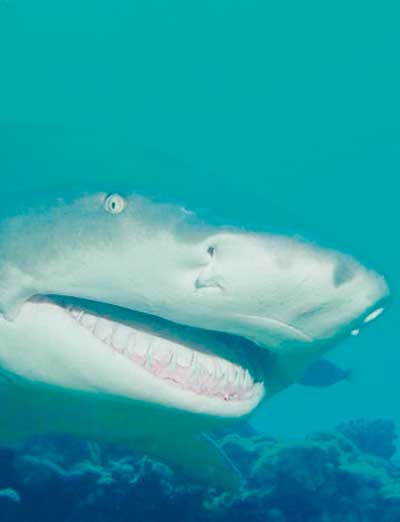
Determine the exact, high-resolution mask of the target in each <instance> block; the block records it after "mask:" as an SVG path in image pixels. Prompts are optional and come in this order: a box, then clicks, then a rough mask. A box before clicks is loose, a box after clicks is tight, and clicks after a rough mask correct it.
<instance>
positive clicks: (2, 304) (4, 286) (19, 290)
mask: <svg viewBox="0 0 400 522" xmlns="http://www.w3.org/2000/svg"><path fill="white" fill-rule="evenodd" d="M36 293H37V292H36V290H35V286H34V280H33V278H32V277H31V276H30V275H28V274H26V273H25V272H23V271H22V270H20V269H19V268H17V267H15V266H13V265H4V266H0V313H1V314H2V315H3V316H4V317H5V318H6V319H8V320H10V321H13V320H14V319H15V318H16V317H17V316H18V314H19V311H20V309H21V306H22V305H23V304H24V302H25V301H26V300H27V299H29V298H30V297H32V296H33V295H35V294H36Z"/></svg>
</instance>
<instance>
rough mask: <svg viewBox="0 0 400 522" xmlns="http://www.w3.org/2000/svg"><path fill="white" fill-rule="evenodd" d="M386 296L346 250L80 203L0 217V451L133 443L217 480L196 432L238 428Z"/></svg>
mask: <svg viewBox="0 0 400 522" xmlns="http://www.w3.org/2000/svg"><path fill="white" fill-rule="evenodd" d="M388 297H389V289H388V285H387V283H386V282H385V280H384V278H383V277H382V276H380V275H378V274H377V273H376V272H374V271H373V270H372V269H369V268H367V267H365V266H363V265H361V264H360V263H359V262H358V261H356V260H355V259H354V258H353V257H351V256H349V255H346V254H343V253H340V252H337V251H335V250H330V249H326V248H321V247H320V246H318V245H316V244H313V243H310V242H307V241H305V240H303V239H300V238H297V237H288V236H283V235H278V234H269V233H265V234H261V233H254V232H251V231H245V230H242V229H235V228H232V227H213V226H209V225H207V224H204V223H202V222H200V221H199V220H198V219H196V217H195V216H194V215H193V214H192V213H191V212H188V211H187V210H186V209H184V208H181V207H177V206H173V205H167V204H160V203H154V202H152V201H151V200H149V199H146V198H143V197H141V196H137V195H131V196H127V197H126V196H123V195H121V194H118V193H110V194H107V193H96V194H87V195H84V196H81V197H78V198H76V199H72V200H70V201H64V200H62V199H54V201H52V202H51V203H48V204H46V205H38V206H37V207H36V208H35V206H31V207H29V206H28V207H26V208H25V209H24V211H19V212H15V213H14V215H13V213H12V212H10V213H8V214H7V215H4V216H3V217H2V219H1V221H0V314H1V315H0V400H1V404H2V405H3V406H2V408H1V410H0V443H2V444H14V443H17V442H20V441H22V440H24V439H25V438H27V437H29V436H32V435H34V434H41V433H57V432H59V433H69V434H72V435H77V436H83V437H89V438H93V439H97V440H102V441H113V442H120V443H121V444H125V445H126V446H128V447H132V448H140V449H142V450H144V451H147V452H149V453H150V454H154V455H156V456H157V457H160V458H163V459H164V460H166V461H167V462H169V463H172V464H173V465H175V466H176V467H177V468H180V469H182V471H183V472H184V473H187V474H190V475H192V476H195V477H198V478H199V479H200V480H204V481H207V482H208V483H210V484H214V485H216V486H217V487H223V488H232V487H234V485H235V484H237V483H238V481H239V480H240V477H239V475H238V474H237V473H236V471H235V470H234V468H233V467H232V465H231V464H230V463H229V461H228V460H227V459H226V457H225V456H224V454H223V453H222V452H221V450H220V448H218V446H217V445H215V444H214V443H213V442H212V441H211V440H210V439H209V438H208V437H207V436H206V435H204V432H206V431H208V430H211V429H214V428H215V427H220V426H223V425H225V424H228V423H232V422H234V421H235V420H238V419H243V418H245V417H246V416H248V415H249V414H250V413H251V412H252V411H254V409H255V408H256V407H257V406H258V405H259V404H260V403H261V402H262V401H263V400H265V399H266V398H269V397H272V396H273V395H274V394H276V393H278V392H280V391H281V390H283V389H285V388H286V387H288V386H289V385H291V384H292V383H294V382H295V381H296V380H297V379H299V378H300V376H301V375H302V374H303V372H304V369H305V367H306V366H307V365H308V364H310V362H312V361H313V360H316V359H318V358H319V357H321V355H322V354H324V353H325V352H327V351H328V350H330V349H331V348H332V347H333V346H335V344H336V343H338V342H340V340H342V339H344V338H347V337H348V336H349V335H355V334H358V332H359V331H360V329H362V328H364V327H369V325H370V324H372V323H373V322H374V321H375V319H376V318H377V317H378V316H379V315H380V314H381V313H382V312H383V311H384V309H385V306H386V304H387V301H388Z"/></svg>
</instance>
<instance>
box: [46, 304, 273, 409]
mask: <svg viewBox="0 0 400 522" xmlns="http://www.w3.org/2000/svg"><path fill="white" fill-rule="evenodd" d="M45 299H47V300H50V301H51V302H53V303H54V304H56V305H58V306H60V307H61V308H63V309H64V310H65V311H66V313H67V314H68V315H69V316H70V317H71V318H72V319H73V320H74V321H75V323H76V324H77V325H78V326H79V327H80V328H82V329H84V330H86V331H89V332H90V333H91V334H92V335H93V336H94V337H95V338H96V339H97V340H98V341H99V342H100V343H102V344H103V345H107V346H108V347H109V348H110V351H111V352H112V353H113V354H114V355H116V356H121V357H123V358H124V359H126V361H127V362H128V361H129V362H130V363H131V364H133V365H136V366H139V367H140V368H142V369H143V370H144V371H146V372H148V373H149V374H151V375H152V376H153V377H155V378H158V379H162V380H163V381H165V382H167V383H168V384H170V385H171V386H174V387H177V388H180V389H181V390H182V391H185V392H189V393H194V394H196V395H200V396H204V397H207V398H212V399H216V400H221V401H228V402H237V401H240V402H246V401H248V402H252V403H258V402H259V401H260V400H261V398H262V397H263V395H264V383H263V381H262V375H261V372H260V365H259V364H258V362H259V361H258V360H257V353H259V352H261V351H262V352H264V351H265V349H264V348H260V347H259V346H257V345H256V344H255V343H253V342H252V341H248V340H247V339H244V338H241V337H237V336H233V335H230V334H225V333H220V332H213V331H208V330H202V329H197V328H192V327H189V326H185V325H179V324H176V323H172V322H170V321H167V320H165V319H161V318H160V317H157V316H151V315H148V314H144V313H141V312H136V311H131V310H128V309H125V308H120V307H117V306H114V305H109V304H105V303H98V302H93V301H87V300H83V299H77V298H67V297H59V296H47V297H46V298H45ZM264 357H265V355H264Z"/></svg>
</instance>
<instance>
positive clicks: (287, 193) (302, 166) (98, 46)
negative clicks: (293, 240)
mask: <svg viewBox="0 0 400 522" xmlns="http://www.w3.org/2000/svg"><path fill="white" fill-rule="evenodd" d="M399 14H400V11H399V9H398V8H396V3H395V2H388V1H382V2H380V3H379V4H378V3H374V2H358V1H354V2H351V3H350V5H349V2H343V1H339V2H335V3H334V4H333V3H331V4H327V3H324V2H317V1H312V2H311V1H310V2H294V1H286V2H281V3H270V2H265V1H251V0H246V1H230V2H228V1H226V0H224V1H222V0H221V1H213V2H211V1H203V2H195V3H191V2H187V1H179V2H178V1H175V0H169V1H165V2H162V1H149V0H147V1H141V2H138V1H135V0H130V1H120V2H113V3H111V2H104V1H102V0H97V1H95V0H88V1H82V0H79V1H78V0H70V1H68V2H66V1H59V2H50V1H42V0H39V1H36V2H32V1H27V0H24V1H19V0H9V1H5V0H0V50H1V51H0V176H1V189H2V193H3V195H4V197H7V198H8V200H10V198H15V200H16V201H17V200H18V198H19V194H20V193H21V192H28V193H31V194H34V193H38V192H41V191H53V190H54V191H55V192H68V191H69V190H70V189H71V188H73V189H75V188H76V187H78V186H79V187H82V188H96V187H98V188H101V189H103V188H107V189H108V190H128V189H129V190H132V191H136V192H139V193H144V194H149V195H152V196H155V197H157V198H159V199H162V200H165V201H173V202H179V203H183V204H185V205H186V206H187V207H188V208H193V209H198V210H199V211H200V212H201V213H203V214H204V215H208V214H209V215H210V216H213V217H212V219H215V217H216V218H217V219H218V220H219V221H222V222H226V223H234V224H238V225H250V226H252V227H255V228H259V229H271V230H274V231H276V230H280V229H282V230H287V229H289V230H294V231H296V230H299V231H300V232H302V233H303V231H306V234H307V235H308V236H310V237H311V238H316V239H317V240H321V241H323V242H326V243H328V244H333V245H338V246H340V247H341V248H344V249H345V250H347V251H349V252H351V253H353V254H355V255H357V256H359V257H361V258H362V259H365V260H366V261H367V262H368V263H371V264H372V265H373V266H374V267H375V268H377V269H378V270H379V271H380V272H382V273H383V274H385V276H386V277H387V279H388V281H389V284H390V286H391V289H392V294H393V305H392V308H391V310H390V312H389V311H388V312H387V313H386V314H385V316H384V317H383V318H382V319H381V320H380V321H378V322H377V323H376V325H374V327H373V328H370V329H369V331H366V332H363V333H362V335H361V336H360V337H359V338H357V339H352V340H349V341H348V342H346V343H344V344H343V345H342V346H341V347H340V348H339V349H337V351H336V352H335V353H333V354H332V359H333V360H335V361H337V362H339V363H340V364H342V365H343V366H346V367H350V368H353V369H354V380H353V382H351V383H343V384H339V385H337V386H335V387H332V388H330V389H326V390H314V389H311V390H310V389H304V388H300V387H293V388H292V389H290V390H288V391H287V392H285V393H284V394H283V395H281V396H280V397H277V398H275V399H274V400H273V401H272V402H271V403H270V404H266V405H265V406H264V407H263V408H262V409H261V410H260V411H259V412H258V413H257V414H256V416H255V417H254V420H253V422H254V423H255V424H256V425H257V426H258V427H261V428H262V429H265V430H267V431H269V432H271V433H274V434H277V433H278V434H283V435H285V436H288V435H289V436H300V435H303V434H304V433H308V432H309V431H310V430H312V429H319V428H326V427H331V426H334V425H335V424H336V423H337V422H338V421H341V420H344V419H348V418H353V417H358V416H367V417H376V416H385V417H390V418H395V419H396V421H397V423H398V424H399V425H400V413H399V411H398V397H399V391H400V387H399V380H398V371H399V370H398V368H399V363H400V355H399V348H400V342H399V341H400V336H399V330H398V316H399V305H398V302H397V294H398V291H399V279H400V277H399V276H400V269H399V267H400V248H399V244H398V238H399V233H398V226H399V217H398V216H399V205H398V198H399V193H400V191H399V187H400V184H399V181H398V180H399V176H400V101H399V92H400V68H399V67H400V58H399V56H400V52H399V51H400V49H399V47H400V43H399V33H398V19H399V18H398V17H399Z"/></svg>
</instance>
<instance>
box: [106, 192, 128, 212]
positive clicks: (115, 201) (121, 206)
mask: <svg viewBox="0 0 400 522" xmlns="http://www.w3.org/2000/svg"><path fill="white" fill-rule="evenodd" d="M126 204H127V202H126V199H125V198H123V197H122V196H120V195H119V194H110V195H109V196H107V197H106V199H105V200H104V209H105V210H106V211H107V212H109V213H110V214H121V212H123V211H124V210H125V207H126Z"/></svg>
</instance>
